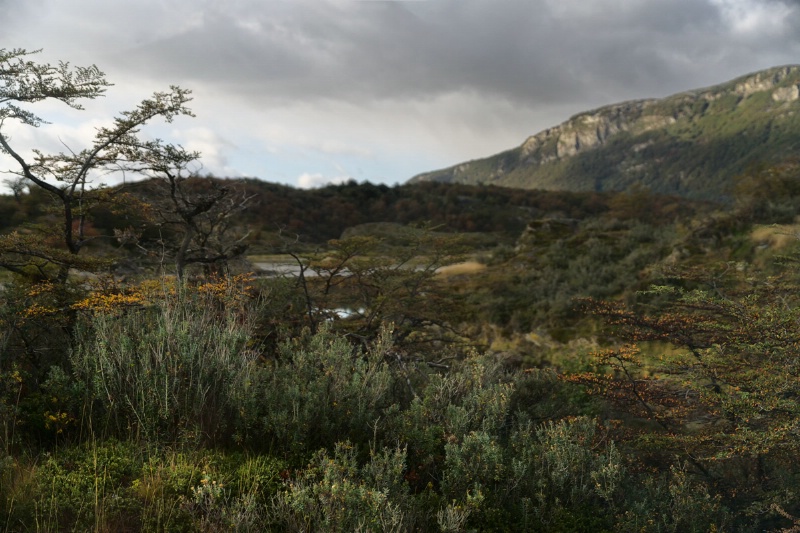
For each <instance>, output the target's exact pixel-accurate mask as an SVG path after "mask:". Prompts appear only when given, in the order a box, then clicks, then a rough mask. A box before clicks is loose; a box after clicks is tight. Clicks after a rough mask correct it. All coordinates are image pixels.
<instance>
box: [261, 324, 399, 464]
mask: <svg viewBox="0 0 800 533" xmlns="http://www.w3.org/2000/svg"><path fill="white" fill-rule="evenodd" d="M390 347H391V331H390V330H389V329H384V330H383V331H382V333H381V334H380V335H379V337H378V339H377V340H376V341H375V342H374V343H372V344H371V345H370V346H368V347H367V348H366V349H361V348H360V347H354V346H353V345H352V344H351V343H350V342H349V341H348V340H347V339H346V338H345V337H343V336H341V335H337V334H334V333H331V332H330V331H327V330H326V329H323V330H322V331H320V332H319V333H317V334H315V335H312V336H310V337H307V338H298V339H294V340H292V341H288V342H286V343H284V344H283V345H282V346H281V347H280V349H279V353H278V355H277V357H276V358H275V360H274V361H273V362H272V364H271V365H267V366H266V367H264V368H262V369H261V374H260V375H259V376H260V377H259V381H260V392H259V394H258V403H257V404H255V405H253V406H252V408H253V410H256V411H259V412H261V415H260V417H259V418H260V421H259V423H260V425H261V428H262V431H264V432H265V433H266V435H267V436H269V437H270V438H272V439H274V440H275V441H276V442H278V443H280V445H282V446H289V447H291V448H293V449H294V451H296V452H308V451H314V450H316V449H318V448H320V447H323V446H330V445H331V444H332V443H334V442H336V441H337V440H340V439H341V438H342V437H344V436H346V437H348V438H349V439H350V440H351V442H354V443H366V442H369V441H370V440H371V438H372V437H373V434H374V432H375V427H376V424H377V425H379V426H380V425H381V423H382V421H383V420H385V418H386V417H387V415H389V413H390V412H393V410H395V409H397V407H396V406H393V402H392V398H391V392H392V386H393V384H394V382H395V377H394V373H393V371H392V369H391V368H390V366H389V363H388V362H387V358H386V352H387V350H389V348H390ZM250 418H251V416H250V414H249V413H248V419H250Z"/></svg>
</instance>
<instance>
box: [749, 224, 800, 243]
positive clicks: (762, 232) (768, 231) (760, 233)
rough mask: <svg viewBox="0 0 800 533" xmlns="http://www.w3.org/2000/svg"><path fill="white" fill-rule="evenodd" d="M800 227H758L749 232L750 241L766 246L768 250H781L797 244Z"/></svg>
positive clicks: (780, 225) (783, 225)
mask: <svg viewBox="0 0 800 533" xmlns="http://www.w3.org/2000/svg"><path fill="white" fill-rule="evenodd" d="M798 235H800V227H798V226H796V225H786V224H775V225H772V226H758V227H756V228H755V229H754V230H753V231H752V232H750V239H751V240H752V241H754V242H756V243H760V244H766V245H767V246H769V247H770V248H774V249H781V248H785V247H787V246H789V245H790V244H792V243H795V242H797V239H798Z"/></svg>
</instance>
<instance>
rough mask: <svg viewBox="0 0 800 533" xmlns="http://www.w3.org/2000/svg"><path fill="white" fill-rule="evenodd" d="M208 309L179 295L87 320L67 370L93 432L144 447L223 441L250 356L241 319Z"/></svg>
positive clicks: (241, 398)
mask: <svg viewBox="0 0 800 533" xmlns="http://www.w3.org/2000/svg"><path fill="white" fill-rule="evenodd" d="M215 303H217V302H212V301H209V299H208V298H204V297H202V296H196V297H192V296H190V295H184V296H179V297H169V298H167V299H165V300H164V301H163V302H160V303H158V304H155V305H153V306H151V307H149V308H145V309H138V310H133V311H129V312H125V313H122V314H119V313H98V314H96V315H95V316H94V317H93V320H92V324H91V326H92V327H91V330H90V331H89V332H88V333H87V334H86V338H85V339H84V341H83V342H82V344H81V345H80V347H79V348H78V350H76V352H75V353H74V354H73V356H72V364H73V366H74V369H75V373H76V375H77V376H78V378H79V379H80V380H82V381H84V382H85V383H86V384H87V387H88V388H89V390H90V391H91V396H92V398H93V399H94V400H95V407H96V409H95V411H94V417H95V419H94V420H93V426H94V428H95V429H104V425H105V427H107V428H108V429H109V430H110V431H111V433H112V434H119V435H124V436H130V437H133V438H139V439H145V440H147V441H151V442H174V441H178V440H187V441H205V442H216V441H224V440H225V439H226V438H228V437H230V434H231V433H232V431H233V429H234V422H235V417H236V415H237V413H238V410H239V407H240V405H241V404H242V403H243V402H245V401H246V400H245V397H246V395H247V394H248V393H250V392H251V388H250V377H251V371H252V369H253V366H254V361H255V359H256V356H257V353H256V352H255V351H254V350H252V349H251V348H250V346H249V339H250V335H251V324H250V322H249V321H248V318H247V316H242V315H241V313H238V312H236V311H235V310H231V309H229V308H223V309H222V310H220V309H219V308H217V307H216V306H215V305H214V304H215ZM98 418H99V420H98Z"/></svg>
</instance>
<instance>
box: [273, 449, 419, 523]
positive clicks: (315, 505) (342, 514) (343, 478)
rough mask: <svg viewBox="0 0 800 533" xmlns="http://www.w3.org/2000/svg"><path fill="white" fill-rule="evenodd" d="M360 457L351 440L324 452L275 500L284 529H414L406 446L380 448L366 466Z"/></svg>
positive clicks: (277, 516)
mask: <svg viewBox="0 0 800 533" xmlns="http://www.w3.org/2000/svg"><path fill="white" fill-rule="evenodd" d="M356 456H357V454H356V450H355V448H354V447H353V446H351V445H350V444H347V443H338V444H336V446H335V450H334V452H333V455H332V456H331V455H329V453H328V452H327V451H325V450H322V451H320V452H318V453H317V454H316V455H315V456H314V459H313V460H312V461H311V463H310V464H309V465H308V467H307V468H306V469H304V470H303V471H301V472H300V473H299V474H298V475H297V477H296V478H295V479H293V480H292V481H291V482H290V483H289V484H288V487H287V488H286V489H285V490H284V491H282V492H279V493H278V496H277V498H276V499H275V502H274V505H273V512H274V513H275V517H276V522H277V524H278V526H279V527H280V529H281V531H303V532H311V531H330V532H348V533H349V532H356V531H359V532H365V531H375V532H393V531H395V532H400V531H413V530H414V521H415V516H414V512H413V508H412V500H411V499H410V498H409V496H408V490H407V485H406V484H405V482H404V480H403V471H404V470H405V460H406V453H405V450H403V449H400V448H395V449H383V450H381V451H380V452H375V453H373V454H372V456H371V459H370V461H369V462H368V463H367V464H366V465H364V466H362V467H360V466H359V465H358V462H357V459H356Z"/></svg>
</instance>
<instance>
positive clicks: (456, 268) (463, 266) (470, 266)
mask: <svg viewBox="0 0 800 533" xmlns="http://www.w3.org/2000/svg"><path fill="white" fill-rule="evenodd" d="M483 270H486V265H484V264H483V263H478V262H477V261H464V262H463V263H454V264H452V265H446V266H443V267H439V268H437V269H436V274H437V275H439V276H444V277H450V276H468V275H470V274H477V273H478V272H481V271H483Z"/></svg>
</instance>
